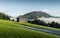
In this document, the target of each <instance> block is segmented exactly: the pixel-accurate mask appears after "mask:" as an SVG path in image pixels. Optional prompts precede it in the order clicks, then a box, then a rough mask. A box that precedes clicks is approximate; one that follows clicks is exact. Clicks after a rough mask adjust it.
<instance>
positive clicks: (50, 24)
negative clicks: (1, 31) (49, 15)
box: [28, 20, 60, 28]
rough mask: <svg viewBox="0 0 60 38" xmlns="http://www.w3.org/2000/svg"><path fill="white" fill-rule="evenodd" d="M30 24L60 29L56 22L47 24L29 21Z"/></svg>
mask: <svg viewBox="0 0 60 38" xmlns="http://www.w3.org/2000/svg"><path fill="white" fill-rule="evenodd" d="M28 23H33V24H38V25H42V26H48V27H54V28H60V24H59V23H56V22H54V21H53V22H51V23H45V22H44V21H41V20H34V21H28Z"/></svg>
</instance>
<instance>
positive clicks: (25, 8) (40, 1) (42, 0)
mask: <svg viewBox="0 0 60 38" xmlns="http://www.w3.org/2000/svg"><path fill="white" fill-rule="evenodd" d="M31 11H45V12H47V13H49V14H51V15H54V16H60V0H0V12H3V13H6V14H8V15H10V16H13V17H17V16H19V15H24V14H26V13H29V12H31Z"/></svg>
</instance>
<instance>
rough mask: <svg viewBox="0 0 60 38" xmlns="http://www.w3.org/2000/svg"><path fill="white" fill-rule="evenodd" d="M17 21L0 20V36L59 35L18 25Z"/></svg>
mask: <svg viewBox="0 0 60 38" xmlns="http://www.w3.org/2000/svg"><path fill="white" fill-rule="evenodd" d="M18 25H19V24H18V23H17V22H12V21H7V20H0V38H59V36H56V35H52V34H47V33H43V32H38V31H35V30H30V29H27V28H24V27H21V26H18Z"/></svg>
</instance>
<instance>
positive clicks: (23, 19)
mask: <svg viewBox="0 0 60 38" xmlns="http://www.w3.org/2000/svg"><path fill="white" fill-rule="evenodd" d="M18 18H19V19H18V20H19V22H26V21H27V19H26V18H25V17H24V16H19V17H18Z"/></svg>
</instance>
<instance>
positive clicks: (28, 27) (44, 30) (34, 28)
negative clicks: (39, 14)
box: [19, 25, 60, 36]
mask: <svg viewBox="0 0 60 38" xmlns="http://www.w3.org/2000/svg"><path fill="white" fill-rule="evenodd" d="M19 26H25V25H19ZM27 29H31V30H36V31H39V32H45V33H48V34H53V35H57V36H60V30H49V29H46V28H45V29H44V28H36V27H30V26H27Z"/></svg>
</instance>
